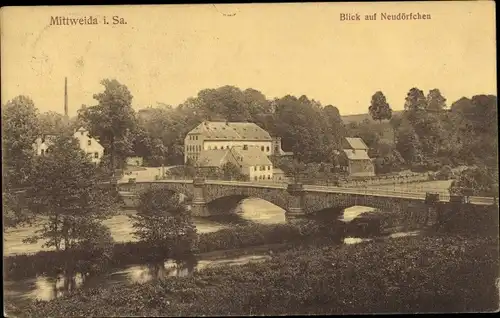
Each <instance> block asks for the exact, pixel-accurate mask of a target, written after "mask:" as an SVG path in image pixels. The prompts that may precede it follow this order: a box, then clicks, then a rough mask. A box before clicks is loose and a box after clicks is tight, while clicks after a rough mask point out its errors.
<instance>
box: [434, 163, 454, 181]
mask: <svg viewBox="0 0 500 318" xmlns="http://www.w3.org/2000/svg"><path fill="white" fill-rule="evenodd" d="M453 177H454V174H453V170H452V169H451V167H450V166H448V165H446V166H443V167H441V169H439V171H438V172H437V173H436V175H435V178H436V179H437V180H450V179H452V178H453Z"/></svg>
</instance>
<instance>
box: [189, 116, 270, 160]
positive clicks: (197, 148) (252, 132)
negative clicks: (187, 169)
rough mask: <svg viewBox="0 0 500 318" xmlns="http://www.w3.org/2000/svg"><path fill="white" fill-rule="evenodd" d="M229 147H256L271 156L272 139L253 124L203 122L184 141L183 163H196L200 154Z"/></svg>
mask: <svg viewBox="0 0 500 318" xmlns="http://www.w3.org/2000/svg"><path fill="white" fill-rule="evenodd" d="M231 147H242V148H248V147H258V149H260V151H261V152H262V153H263V154H265V155H266V156H270V155H272V154H273V151H274V148H273V138H271V135H269V133H268V132H267V131H265V130H264V129H262V128H261V127H259V126H258V125H256V124H255V123H245V122H215V121H204V122H202V123H200V124H199V125H198V126H196V127H195V128H194V129H193V130H191V131H190V132H189V133H188V134H187V135H186V138H185V139H184V162H185V163H187V162H188V160H190V161H192V162H196V161H198V159H199V158H200V156H201V154H202V152H204V151H209V150H221V149H230V148H231Z"/></svg>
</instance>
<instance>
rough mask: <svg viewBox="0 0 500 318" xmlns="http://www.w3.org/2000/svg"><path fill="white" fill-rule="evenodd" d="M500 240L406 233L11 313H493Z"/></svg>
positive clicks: (79, 294) (84, 294)
mask: <svg viewBox="0 0 500 318" xmlns="http://www.w3.org/2000/svg"><path fill="white" fill-rule="evenodd" d="M498 256H499V255H498V239H497V238H496V237H479V236H476V237H472V236H467V237H466V236H457V235H451V236H442V235H437V234H436V235H432V236H428V237H403V238H398V239H394V240H390V241H384V242H366V243H361V244H355V245H336V246H327V247H313V246H308V247H294V248H292V249H290V250H288V251H282V252H279V253H275V254H274V255H272V257H271V259H270V260H269V261H265V262H261V263H253V264H247V265H242V266H237V267H230V266H219V267H215V268H207V269H205V270H203V271H200V272H195V273H194V275H193V276H187V277H177V278H166V279H165V280H163V281H156V282H150V283H145V284H141V285H133V286H127V287H116V286H115V287H109V288H95V289H90V290H81V291H76V292H75V294H73V295H70V296H67V297H63V298H60V299H57V300H53V301H50V302H33V303H30V304H29V305H27V306H26V307H24V308H22V309H21V308H12V307H8V308H7V312H8V313H11V314H13V315H16V316H23V317H42V316H43V317H54V316H75V315H78V316H101V317H102V316H202V315H212V316H219V315H273V314H274V315H280V314H290V313H296V314H348V313H384V312H385V313H391V312H402V313H412V312H431V311H432V312H451V311H457V312H463V311H480V312H482V311H493V310H496V309H497V308H498V290H497V288H496V286H495V280H496V279H497V278H498V265H499V264H498Z"/></svg>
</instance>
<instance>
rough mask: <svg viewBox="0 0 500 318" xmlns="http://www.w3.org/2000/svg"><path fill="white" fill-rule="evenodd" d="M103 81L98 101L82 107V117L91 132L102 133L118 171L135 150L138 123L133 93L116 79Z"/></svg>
mask: <svg viewBox="0 0 500 318" xmlns="http://www.w3.org/2000/svg"><path fill="white" fill-rule="evenodd" d="M101 84H102V85H103V86H104V92H101V93H99V94H95V95H94V99H95V100H97V101H98V102H99V103H98V105H96V106H92V107H83V108H82V109H80V111H79V118H80V119H81V120H82V121H83V122H85V123H86V124H87V125H88V129H89V132H90V134H91V135H92V136H97V137H99V139H100V142H101V144H102V145H103V146H104V148H105V149H106V152H107V153H109V154H110V159H111V166H112V171H115V169H116V168H117V167H118V168H122V167H123V166H124V165H125V158H126V157H127V156H128V155H130V154H131V150H132V141H133V137H132V135H131V132H132V131H133V130H134V128H135V125H136V120H135V113H134V110H133V109H132V94H131V93H130V91H129V90H128V88H127V86H125V85H123V84H121V83H119V82H118V81H117V80H109V79H105V80H102V81H101Z"/></svg>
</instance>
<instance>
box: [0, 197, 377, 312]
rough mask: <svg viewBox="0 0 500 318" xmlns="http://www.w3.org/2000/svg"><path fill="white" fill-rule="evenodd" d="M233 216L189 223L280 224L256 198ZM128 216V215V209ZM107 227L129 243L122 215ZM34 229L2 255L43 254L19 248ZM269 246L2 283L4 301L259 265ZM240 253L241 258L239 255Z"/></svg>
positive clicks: (280, 215)
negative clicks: (102, 271)
mask: <svg viewBox="0 0 500 318" xmlns="http://www.w3.org/2000/svg"><path fill="white" fill-rule="evenodd" d="M369 210H372V209H371V208H368V207H352V208H349V209H346V210H345V211H344V214H343V219H344V221H347V222H349V221H351V220H352V219H354V218H355V217H356V216H357V215H359V214H361V213H363V212H366V211H369ZM236 211H237V213H236V215H233V216H227V217H218V218H197V219H195V220H194V222H195V224H196V227H197V230H198V232H201V233H203V232H212V231H218V230H220V229H222V228H225V227H230V226H232V224H235V223H245V222H256V223H261V224H277V223H285V222H286V220H285V212H284V210H282V209H281V208H279V207H277V206H275V205H273V204H271V203H269V202H267V201H263V200H260V199H247V200H244V201H242V203H241V204H240V206H239V208H237V209H236ZM127 213H133V212H131V211H128V212H127ZM105 224H106V225H107V226H109V228H110V230H111V232H112V235H113V237H114V239H115V241H134V237H133V235H132V234H131V232H132V226H131V224H130V222H129V220H128V216H127V215H126V213H124V214H123V215H118V216H115V217H114V218H112V219H110V220H107V221H106V222H105ZM34 231H35V229H34V228H25V229H18V230H15V231H8V232H7V233H5V238H4V255H12V254H17V253H34V252H37V251H40V250H42V248H41V244H24V243H22V239H23V238H25V237H27V236H29V235H30V234H32V233H33V232H34ZM366 240H369V239H360V238H351V237H348V238H346V239H345V240H344V243H345V244H355V243H360V242H363V241H366ZM268 250H269V248H266V247H260V248H259V247H258V248H250V249H246V250H245V251H243V250H240V253H238V254H239V255H240V256H234V255H232V256H227V255H225V254H221V255H217V254H216V255H215V256H214V254H213V253H209V254H210V255H211V256H209V255H205V256H204V255H201V256H199V257H198V259H197V260H191V261H187V262H186V261H184V262H183V263H175V262H173V261H168V262H165V263H164V264H136V265H131V266H127V267H124V268H116V269H113V270H111V271H110V272H108V273H107V274H104V275H100V276H95V277H84V276H82V275H81V274H77V275H75V276H73V277H64V276H62V275H61V276H59V277H47V276H39V277H34V278H28V279H23V280H17V281H5V282H4V297H5V298H6V299H9V300H10V301H11V302H14V303H17V304H22V303H23V302H24V301H26V300H30V299H31V300H34V299H39V300H51V299H54V298H57V297H60V296H62V295H64V294H67V293H70V292H71V291H73V290H75V289H78V288H91V287H98V286H99V287H102V286H110V285H115V284H120V285H124V284H134V283H144V282H147V281H151V280H154V279H161V278H164V277H168V276H185V275H189V274H190V273H192V272H193V271H194V270H203V269H204V268H207V267H211V266H217V265H222V264H228V265H241V264H246V263H249V262H261V261H265V260H267V259H269V258H270V256H269V254H268V252H267V251H268ZM241 254H245V255H243V256H241Z"/></svg>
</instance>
